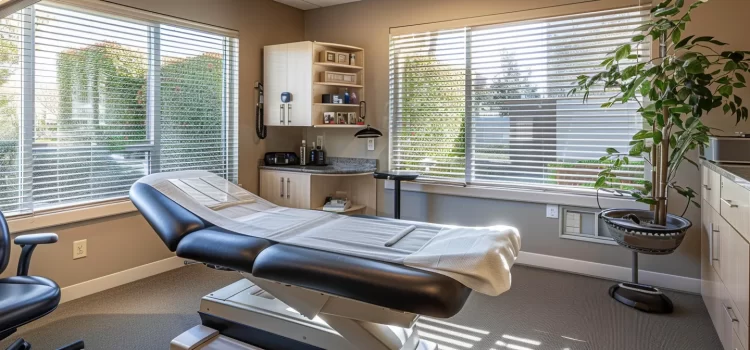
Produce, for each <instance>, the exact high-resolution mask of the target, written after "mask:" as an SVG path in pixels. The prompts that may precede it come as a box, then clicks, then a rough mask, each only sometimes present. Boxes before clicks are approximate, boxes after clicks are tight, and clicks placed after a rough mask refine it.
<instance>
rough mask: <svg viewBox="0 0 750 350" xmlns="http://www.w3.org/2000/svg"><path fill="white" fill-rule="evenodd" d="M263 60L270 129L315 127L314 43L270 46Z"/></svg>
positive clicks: (266, 49)
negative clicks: (313, 108) (313, 86)
mask: <svg viewBox="0 0 750 350" xmlns="http://www.w3.org/2000/svg"><path fill="white" fill-rule="evenodd" d="M263 57H264V67H265V69H264V74H263V81H264V84H263V87H264V89H265V96H264V98H265V101H264V110H265V112H264V113H265V116H264V117H265V122H266V125H286V126H309V125H312V118H311V115H312V69H311V67H312V63H313V57H312V42H309V41H304V42H299V43H291V44H282V45H272V46H266V47H265V48H264V50H263ZM285 92H286V93H289V100H288V102H284V101H283V100H282V98H281V95H282V94H283V93H285Z"/></svg>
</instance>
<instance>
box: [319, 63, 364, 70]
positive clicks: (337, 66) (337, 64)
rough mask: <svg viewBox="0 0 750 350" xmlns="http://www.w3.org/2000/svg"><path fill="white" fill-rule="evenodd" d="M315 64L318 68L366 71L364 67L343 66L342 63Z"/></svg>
mask: <svg viewBox="0 0 750 350" xmlns="http://www.w3.org/2000/svg"><path fill="white" fill-rule="evenodd" d="M313 64H314V65H316V66H324V67H333V68H346V69H353V70H362V69H364V67H360V66H352V65H350V64H341V63H330V62H314V63H313Z"/></svg>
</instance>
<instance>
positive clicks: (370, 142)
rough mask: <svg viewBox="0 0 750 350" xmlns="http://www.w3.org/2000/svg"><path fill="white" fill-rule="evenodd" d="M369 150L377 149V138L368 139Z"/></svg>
mask: <svg viewBox="0 0 750 350" xmlns="http://www.w3.org/2000/svg"><path fill="white" fill-rule="evenodd" d="M367 150H368V151H374V150H375V139H367Z"/></svg>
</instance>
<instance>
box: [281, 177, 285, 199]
mask: <svg viewBox="0 0 750 350" xmlns="http://www.w3.org/2000/svg"><path fill="white" fill-rule="evenodd" d="M281 198H284V178H283V177H282V178H281Z"/></svg>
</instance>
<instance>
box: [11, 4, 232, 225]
mask: <svg viewBox="0 0 750 350" xmlns="http://www.w3.org/2000/svg"><path fill="white" fill-rule="evenodd" d="M38 4H39V5H43V6H48V7H55V8H61V9H65V10H70V11H75V12H81V13H88V14H91V15H94V16H103V17H109V18H113V19H119V20H125V21H129V22H133V23H138V24H141V25H144V26H147V27H148V43H147V47H148V52H147V59H148V60H149V62H151V63H150V64H149V66H148V71H147V72H148V73H147V77H146V79H147V81H146V85H147V86H148V90H147V102H146V103H147V112H146V125H147V130H146V136H147V139H146V140H145V142H143V143H139V144H132V145H127V146H125V147H124V149H123V150H122V151H121V152H123V153H137V152H144V153H145V154H146V159H145V161H144V164H143V165H144V167H145V168H146V172H147V173H148V174H154V173H158V172H160V171H159V170H160V169H161V159H160V156H159V155H160V153H161V152H160V151H161V149H160V145H161V142H160V141H161V137H160V132H161V130H160V129H161V123H160V120H161V108H160V105H161V102H162V101H161V99H160V96H159V95H160V90H161V79H159V78H158V77H159V76H160V74H159V73H160V70H161V66H162V63H163V62H162V60H161V57H160V55H161V48H160V40H161V33H160V32H161V28H162V26H165V25H166V26H175V27H180V28H186V29H189V30H195V31H199V32H204V33H210V34H212V35H217V36H222V37H223V39H222V41H223V48H222V51H223V54H224V57H225V58H226V59H224V60H223V64H222V75H223V80H222V91H221V96H222V103H221V105H222V106H221V121H222V124H223V125H222V136H221V142H222V145H223V148H222V152H223V153H224V155H223V159H224V160H225V162H224V164H226V167H225V169H223V171H222V172H221V175H223V176H225V177H227V178H230V176H232V177H233V178H234V179H236V180H239V179H238V170H239V169H238V162H239V140H238V139H237V136H238V131H239V130H238V128H239V120H238V118H239V114H238V107H239V105H238V104H239V98H238V97H239V94H238V90H239V81H238V78H239V75H238V69H239V64H238V63H239V62H238V61H239V50H238V40H239V39H238V37H239V35H238V32H237V31H235V30H229V29H225V28H221V27H215V26H210V25H206V24H202V23H198V22H193V21H188V20H183V19H180V18H175V17H170V16H166V15H161V14H156V13H152V12H148V11H143V10H139V9H134V8H129V7H125V6H121V5H116V4H111V3H105V2H101V1H94V0H43V1H40V2H38ZM35 5H36V4H33V5H30V6H27V7H25V8H23V9H21V10H19V11H17V12H20V13H22V15H23V16H24V17H26V18H28V19H29V20H27V21H24V25H23V28H22V34H21V36H22V37H23V38H24V39H23V41H22V47H21V49H20V50H19V52H21V53H22V54H23V55H24V56H25V57H26V58H25V59H23V60H21V76H22V82H21V89H20V90H21V102H20V104H19V105H20V110H21V112H20V115H19V121H20V123H21V126H20V127H19V129H20V130H19V131H20V132H19V140H18V144H19V150H20V152H19V154H21V155H26V154H29V155H30V154H32V152H33V151H34V148H35V147H36V149H37V150H38V149H45V148H49V149H56V148H57V147H54V146H43V145H41V144H37V146H35V142H34V139H35V136H36V135H35V119H36V118H35V117H36V110H37V107H36V104H37V102H38V101H37V100H36V96H35V87H36V81H35V74H36V73H37V72H36V67H35V66H36V62H35V60H36V55H35V50H36V42H35V39H36V33H35V30H36V24H37V23H36V18H37V17H36V8H35ZM232 118H234V120H233V119H232ZM27 158H28V159H30V160H31V164H26V162H25V161H26V160H27ZM33 158H34V157H33V156H28V157H27V156H20V157H19V164H18V167H17V168H18V173H19V174H23V173H31V174H32V175H31V176H30V177H31V178H32V181H31V182H30V183H25V182H23V181H22V182H21V184H20V186H19V190H18V193H19V198H20V199H19V200H18V207H20V208H22V209H21V210H20V211H11V212H8V214H7V215H6V219H8V223H9V225H10V228H11V231H13V232H23V231H29V230H35V229H40V228H44V227H50V226H56V225H60V224H68V223H75V222H79V221H85V220H91V219H96V218H101V217H107V216H112V215H119V214H124V213H129V212H134V211H136V210H137V209H136V208H135V207H134V206H133V205H132V203H130V200H129V198H128V195H127V194H124V195H122V196H112V197H107V198H101V199H93V200H90V199H89V200H80V201H75V202H73V203H63V204H51V205H45V206H43V207H42V208H40V209H36V208H34V199H33V195H24V192H26V191H28V192H29V193H31V191H32V190H33V182H34V181H33V170H32V166H33ZM26 168H27V169H26ZM233 172H234V174H233ZM21 178H23V175H22V176H21ZM26 187H28V188H26ZM27 208H31V209H30V210H29V209H27Z"/></svg>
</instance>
